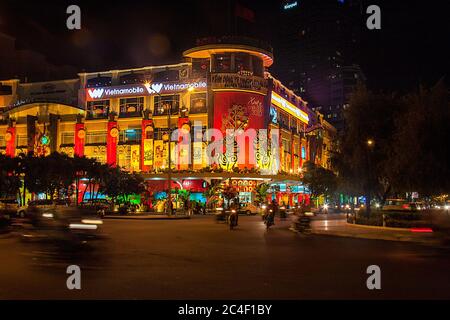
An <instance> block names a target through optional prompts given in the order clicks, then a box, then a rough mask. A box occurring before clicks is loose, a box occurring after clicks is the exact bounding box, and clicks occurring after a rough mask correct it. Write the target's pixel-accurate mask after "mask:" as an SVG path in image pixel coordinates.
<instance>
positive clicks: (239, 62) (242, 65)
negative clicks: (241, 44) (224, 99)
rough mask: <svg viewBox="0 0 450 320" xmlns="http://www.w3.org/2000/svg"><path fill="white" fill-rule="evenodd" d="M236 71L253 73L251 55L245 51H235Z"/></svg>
mask: <svg viewBox="0 0 450 320" xmlns="http://www.w3.org/2000/svg"><path fill="white" fill-rule="evenodd" d="M234 61H235V65H236V71H237V72H238V73H243V74H253V71H252V69H251V63H250V61H251V55H249V54H245V53H236V55H235V58H234Z"/></svg>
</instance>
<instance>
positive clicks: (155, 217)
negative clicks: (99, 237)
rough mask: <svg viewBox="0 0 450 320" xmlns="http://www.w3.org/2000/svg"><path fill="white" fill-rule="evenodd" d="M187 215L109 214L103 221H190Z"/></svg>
mask: <svg viewBox="0 0 450 320" xmlns="http://www.w3.org/2000/svg"><path fill="white" fill-rule="evenodd" d="M190 218H191V217H190V216H187V215H181V214H180V215H175V214H173V215H171V216H168V215H166V214H151V213H145V212H144V213H139V214H132V215H131V214H129V215H119V214H109V215H105V216H104V217H103V219H115V220H183V219H190Z"/></svg>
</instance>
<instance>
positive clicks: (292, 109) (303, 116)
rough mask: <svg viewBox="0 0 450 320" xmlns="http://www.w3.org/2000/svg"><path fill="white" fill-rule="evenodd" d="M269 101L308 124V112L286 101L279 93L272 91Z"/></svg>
mask: <svg viewBox="0 0 450 320" xmlns="http://www.w3.org/2000/svg"><path fill="white" fill-rule="evenodd" d="M271 102H272V104H273V105H275V106H277V107H278V108H280V109H282V110H284V111H286V112H287V113H289V114H290V115H291V116H293V117H295V118H297V119H299V120H300V121H302V122H304V123H306V124H308V122H309V117H308V114H307V113H306V112H304V111H302V110H300V109H299V108H297V107H296V106H295V105H294V104H292V103H291V102H289V101H287V100H286V99H284V98H282V97H281V96H280V95H279V94H277V93H275V92H272V99H271Z"/></svg>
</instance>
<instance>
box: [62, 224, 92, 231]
mask: <svg viewBox="0 0 450 320" xmlns="http://www.w3.org/2000/svg"><path fill="white" fill-rule="evenodd" d="M69 228H70V229H80V230H83V229H86V230H96V229H97V225H95V224H82V223H71V224H70V225H69Z"/></svg>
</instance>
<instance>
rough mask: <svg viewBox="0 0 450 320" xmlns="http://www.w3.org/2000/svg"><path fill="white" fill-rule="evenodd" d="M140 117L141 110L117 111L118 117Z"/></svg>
mask: <svg viewBox="0 0 450 320" xmlns="http://www.w3.org/2000/svg"><path fill="white" fill-rule="evenodd" d="M140 117H142V112H141V111H134V112H121V113H119V118H140Z"/></svg>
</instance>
